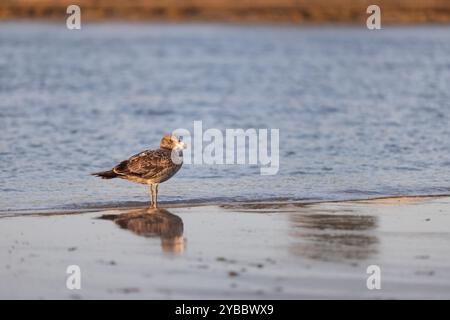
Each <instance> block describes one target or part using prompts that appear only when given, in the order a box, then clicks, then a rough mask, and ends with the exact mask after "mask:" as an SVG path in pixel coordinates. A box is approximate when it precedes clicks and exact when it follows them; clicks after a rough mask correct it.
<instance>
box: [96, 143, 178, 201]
mask: <svg viewBox="0 0 450 320" xmlns="http://www.w3.org/2000/svg"><path fill="white" fill-rule="evenodd" d="M185 148H186V145H185V144H184V143H183V142H181V141H180V139H178V138H177V137H175V136H173V135H166V136H164V137H163V138H162V140H161V144H160V148H159V149H157V150H145V151H142V152H140V153H138V154H136V155H134V156H132V157H131V158H129V159H128V160H124V161H122V162H121V163H119V164H118V165H117V166H115V167H114V168H112V169H111V170H109V171H103V172H97V173H93V174H92V175H94V176H98V177H102V178H103V179H113V178H122V179H127V180H130V181H133V182H136V183H141V184H148V185H149V187H150V206H152V207H154V208H156V207H157V204H158V183H161V182H164V181H166V180H168V179H170V178H171V177H172V176H173V175H174V174H175V173H177V171H178V170H180V168H181V166H182V164H183V158H182V157H183V149H185ZM172 156H174V159H175V162H174V161H173V158H172ZM153 185H155V192H153Z"/></svg>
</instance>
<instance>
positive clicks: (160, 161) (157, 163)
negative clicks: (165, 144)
mask: <svg viewBox="0 0 450 320" xmlns="http://www.w3.org/2000/svg"><path fill="white" fill-rule="evenodd" d="M173 165H174V163H173V162H172V159H171V153H170V151H165V150H161V149H158V150H146V151H143V152H141V153H138V154H136V155H134V156H132V157H131V158H129V159H128V160H125V161H122V162H121V163H120V164H118V165H117V166H115V167H114V168H113V171H114V172H115V173H117V174H119V175H135V176H139V177H142V178H146V179H151V178H152V177H154V176H155V175H158V173H160V172H161V171H163V170H165V169H167V168H170V167H172V166H173Z"/></svg>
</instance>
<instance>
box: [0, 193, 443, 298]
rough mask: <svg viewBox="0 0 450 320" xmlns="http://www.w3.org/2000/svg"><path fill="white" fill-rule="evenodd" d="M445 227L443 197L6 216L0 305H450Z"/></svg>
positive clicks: (1, 229)
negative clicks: (376, 284)
mask: <svg viewBox="0 0 450 320" xmlns="http://www.w3.org/2000/svg"><path fill="white" fill-rule="evenodd" d="M449 225H450V197H408V198H384V199H377V200H367V201H346V202H327V203H315V204H302V203H235V204H227V205H204V206H191V207H183V206H178V207H165V208H163V209H158V210H149V209H145V208H129V209H122V208H120V209H108V210H103V211H95V212H71V213H67V212H59V213H57V212H53V213H40V214H26V215H21V216H9V217H8V216H6V217H2V218H1V219H0V235H1V236H0V237H1V240H0V246H1V250H0V261H1V265H0V279H1V283H2V285H1V286H0V298H1V299H19V298H20V299H178V298H181V299H183V298H184V299H216V298H221V299H241V298H246V299H310V298H325V299H335V298H355V299H380V298H381V299H419V298H426V299H448V298H450V277H449V272H450V255H449V254H448V247H449V243H450V229H449V228H448V226H449ZM69 265H78V266H79V267H80V269H81V289H80V290H69V289H67V288H66V279H67V277H68V275H67V274H66V269H67V267H68V266H69ZM369 265H377V266H379V267H380V269H381V289H380V290H368V289H367V287H366V280H367V277H368V274H366V269H367V267H368V266H369Z"/></svg>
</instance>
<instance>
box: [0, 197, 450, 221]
mask: <svg viewBox="0 0 450 320" xmlns="http://www.w3.org/2000/svg"><path fill="white" fill-rule="evenodd" d="M446 197H450V194H445V193H444V194H430V195H421V194H418V195H398V196H397V195H396V196H380V197H368V198H354V199H344V200H320V199H305V200H289V199H286V200H274V199H261V200H242V201H214V200H213V201H207V200H206V201H204V200H203V201H201V200H199V201H168V202H161V203H160V206H159V207H160V208H162V209H173V208H189V207H192V208H194V207H204V206H218V207H227V206H228V207H239V206H246V205H253V204H254V205H262V206H264V205H267V206H271V205H272V206H274V205H275V206H302V205H317V204H328V203H330V204H332V203H358V202H377V201H384V200H390V201H396V202H405V201H411V200H415V199H416V200H426V199H439V198H446ZM275 199H276V198H275ZM145 208H148V203H147V202H146V201H142V202H141V201H127V202H123V203H114V204H104V205H101V204H99V205H91V206H89V205H86V206H80V207H79V208H77V207H75V208H72V207H67V208H64V207H63V208H44V209H33V208H30V209H17V210H15V209H12V210H6V211H2V210H0V219H2V218H6V217H15V216H28V215H64V214H77V213H90V212H102V211H114V210H119V211H120V210H133V209H145Z"/></svg>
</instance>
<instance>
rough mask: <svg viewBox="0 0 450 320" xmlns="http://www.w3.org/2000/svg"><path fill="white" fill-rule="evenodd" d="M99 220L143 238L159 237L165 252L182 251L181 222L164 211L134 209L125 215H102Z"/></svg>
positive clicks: (175, 216) (177, 217)
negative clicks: (111, 222)
mask: <svg viewBox="0 0 450 320" xmlns="http://www.w3.org/2000/svg"><path fill="white" fill-rule="evenodd" d="M100 219H107V220H113V221H114V222H115V223H116V224H117V225H119V226H120V227H121V228H123V229H128V230H131V231H132V232H134V233H135V234H137V235H140V236H144V237H160V238H161V247H162V249H163V251H166V252H182V251H183V250H184V239H183V220H181V218H180V217H179V216H177V215H174V214H172V213H170V212H169V211H168V210H165V209H156V210H155V209H136V210H130V211H128V213H125V214H118V215H116V214H108V215H103V216H101V217H100Z"/></svg>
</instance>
